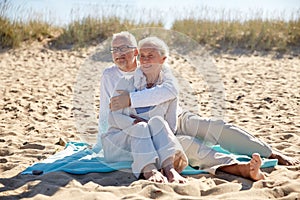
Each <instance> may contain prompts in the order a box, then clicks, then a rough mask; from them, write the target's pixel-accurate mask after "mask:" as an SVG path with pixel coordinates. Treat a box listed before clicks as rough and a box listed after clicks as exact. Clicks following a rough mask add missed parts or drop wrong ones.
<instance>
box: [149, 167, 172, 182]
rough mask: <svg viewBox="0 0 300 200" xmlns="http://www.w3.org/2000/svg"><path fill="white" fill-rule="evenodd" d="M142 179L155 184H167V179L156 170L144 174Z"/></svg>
mask: <svg viewBox="0 0 300 200" xmlns="http://www.w3.org/2000/svg"><path fill="white" fill-rule="evenodd" d="M144 177H145V179H146V180H148V181H152V182H156V183H167V182H168V179H167V178H166V177H165V176H164V175H163V174H162V173H161V172H160V171H158V170H152V171H150V172H144Z"/></svg>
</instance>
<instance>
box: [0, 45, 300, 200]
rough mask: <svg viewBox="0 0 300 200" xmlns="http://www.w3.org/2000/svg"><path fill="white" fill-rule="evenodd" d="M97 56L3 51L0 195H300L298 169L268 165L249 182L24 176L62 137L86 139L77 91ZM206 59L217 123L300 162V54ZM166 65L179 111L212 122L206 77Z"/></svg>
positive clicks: (182, 63) (39, 49)
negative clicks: (216, 77) (177, 90)
mask: <svg viewBox="0 0 300 200" xmlns="http://www.w3.org/2000/svg"><path fill="white" fill-rule="evenodd" d="M94 50H95V47H91V48H89V49H84V50H78V51H67V50H50V49H47V48H44V47H43V46H42V45H40V44H33V45H31V46H26V47H23V48H19V49H16V50H9V51H6V52H2V53H1V54H0V68H1V70H0V77H1V79H0V93H1V98H0V108H1V109H0V135H1V137H0V173H1V175H0V177H1V178H0V199H20V198H24V199H63V198H64V199H108V198H110V199H145V198H157V199H300V171H299V170H300V166H293V167H284V166H276V167H275V168H274V169H265V170H264V171H265V172H266V173H267V179H266V180H262V181H257V182H254V183H253V182H252V181H249V180H246V179H243V178H240V177H236V176H233V175H229V174H225V173H218V174H217V175H216V176H212V175H193V176H190V177H188V180H189V181H188V183H187V184H184V185H178V184H159V183H151V182H148V181H145V180H136V178H135V177H134V176H133V175H132V174H131V173H129V172H124V171H117V172H112V173H91V174H87V175H71V174H67V173H63V172H56V173H50V174H45V175H40V176H36V175H20V174H19V173H20V172H22V171H23V170H24V169H25V168H26V167H28V166H30V165H32V164H33V163H35V162H38V161H41V160H43V159H45V158H47V157H49V156H50V155H53V154H54V153H56V152H58V151H61V150H62V149H63V148H64V147H63V141H62V140H66V141H80V140H81V139H82V138H81V137H80V134H79V131H78V130H77V129H76V125H77V124H76V123H78V122H76V120H75V119H76V116H75V115H77V114H78V113H76V107H75V106H74V102H73V97H74V85H75V83H76V81H77V79H76V77H77V75H78V71H79V70H80V66H82V64H83V63H84V62H85V59H86V58H87V57H88V56H89V55H91V54H92V53H93V52H94ZM212 59H213V60H212V62H213V63H214V64H215V65H216V66H217V70H218V72H219V74H220V78H221V80H222V81H223V86H224V88H223V89H224V90H223V92H224V94H225V96H224V102H222V104H221V105H220V106H221V107H219V108H222V110H221V111H222V112H223V118H224V119H225V120H226V121H229V122H231V123H234V124H236V125H238V126H240V127H243V128H244V129H246V130H248V131H249V132H251V133H253V134H254V135H256V136H257V137H259V138H262V139H263V140H265V141H266V142H268V143H269V144H271V145H272V146H273V147H274V148H276V149H278V150H280V151H282V152H283V153H285V154H286V155H290V156H293V157H297V158H300V115H299V114H300V106H299V105H300V82H299V80H300V57H299V56H298V57H297V56H284V57H283V58H276V56H274V54H269V55H266V56H258V55H255V54H251V55H245V54H244V55H235V56H233V55H225V54H214V55H213V56H212ZM170 63H171V67H172V69H173V70H174V74H175V75H176V76H177V78H178V80H179V84H180V86H181V89H182V90H181V105H182V106H183V107H184V108H185V109H189V110H191V111H193V112H197V113H199V114H201V115H202V116H207V117H211V116H213V114H214V113H213V112H212V110H213V107H214V104H213V102H214V99H213V97H212V91H211V88H210V87H209V84H208V83H207V82H206V81H205V77H203V76H202V75H201V74H199V71H197V69H196V68H195V67H194V66H192V65H191V64H189V62H188V61H187V60H185V59H183V58H180V57H178V56H172V58H171V59H170ZM104 64H105V65H106V64H108V63H104ZM100 70H101V69H100ZM98 97H99V91H96V92H95V96H94V102H95V103H94V105H93V106H94V107H93V108H94V116H92V117H93V120H92V121H90V124H89V128H90V130H91V131H90V134H94V133H95V130H96V128H97V127H96V122H95V118H96V117H97V107H98V105H99V102H97V100H98ZM90 117H91V116H90ZM89 120H90V119H89Z"/></svg>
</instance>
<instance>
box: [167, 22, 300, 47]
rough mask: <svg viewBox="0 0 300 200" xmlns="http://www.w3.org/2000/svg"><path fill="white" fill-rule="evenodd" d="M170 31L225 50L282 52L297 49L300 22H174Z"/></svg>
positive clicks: (299, 43) (298, 45)
mask: <svg viewBox="0 0 300 200" xmlns="http://www.w3.org/2000/svg"><path fill="white" fill-rule="evenodd" d="M187 27H189V28H187ZM191 27H193V28H191ZM172 29H173V30H176V31H179V32H182V33H185V34H187V35H188V36H190V37H191V38H193V39H195V40H196V41H197V42H199V43H200V44H203V45H208V46H210V47H212V48H222V49H225V50H226V49H227V50H229V49H234V48H241V49H248V50H258V51H261V50H263V51H269V50H275V51H280V52H284V51H287V50H288V49H291V48H297V47H298V48H299V47H300V19H298V20H296V21H289V22H284V21H282V20H261V19H253V20H248V21H245V22H239V21H222V20H221V21H203V20H194V19H186V20H180V21H176V22H175V23H174V24H173V27H172Z"/></svg>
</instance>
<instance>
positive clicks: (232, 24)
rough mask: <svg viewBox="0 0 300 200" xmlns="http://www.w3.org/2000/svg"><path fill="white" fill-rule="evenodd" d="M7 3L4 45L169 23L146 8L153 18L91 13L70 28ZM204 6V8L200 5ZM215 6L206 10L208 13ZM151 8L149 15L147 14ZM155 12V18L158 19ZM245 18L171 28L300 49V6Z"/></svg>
mask: <svg viewBox="0 0 300 200" xmlns="http://www.w3.org/2000/svg"><path fill="white" fill-rule="evenodd" d="M8 6H10V5H8V4H7V3H6V4H5V3H0V42H1V43H0V47H1V48H17V47H19V46H20V45H21V44H23V43H24V42H29V43H30V42H33V41H45V40H46V41H47V43H48V44H49V46H52V47H56V48H74V47H84V46H88V45H91V44H97V43H99V42H100V41H102V40H105V39H106V38H108V37H110V36H111V35H112V34H113V33H115V32H119V31H122V30H131V29H135V28H141V27H164V26H165V24H164V23H163V20H161V19H157V18H155V17H153V16H155V15H154V14H153V13H151V12H152V11H151V10H148V11H145V10H142V11H141V13H142V14H141V13H140V15H143V16H144V18H145V15H146V16H148V18H149V19H148V20H147V21H146V22H145V20H139V21H137V20H133V19H132V18H125V19H124V18H122V19H121V18H120V17H118V15H117V14H116V15H115V16H99V17H91V16H89V17H85V18H83V19H76V20H74V21H72V22H71V23H70V24H68V25H67V26H64V27H57V26H54V25H51V24H49V23H46V22H44V21H42V20H41V19H39V18H38V17H36V19H35V18H31V19H30V20H28V21H26V22H24V21H21V20H11V19H8V18H7V17H6V16H5V11H6V10H7V8H8ZM200 11H201V10H200ZM204 11H205V12H210V10H202V12H203V13H204ZM147 12H148V14H147ZM151 17H153V20H152V18H151ZM238 18H239V17H236V18H235V17H233V18H232V17H230V18H227V17H226V15H224V17H223V18H221V19H219V20H211V19H208V18H205V17H203V18H201V17H200V18H199V17H195V15H191V14H187V15H186V17H182V18H181V19H178V20H175V22H174V23H173V25H172V26H171V28H170V29H171V30H174V31H178V32H181V33H184V34H186V35H188V36H189V37H191V38H192V39H194V40H195V41H197V42H198V43H200V44H202V45H205V46H207V47H209V48H214V49H221V50H225V51H226V50H232V49H236V48H240V49H245V50H250V51H255V50H256V51H270V50H272V51H279V52H287V51H289V50H292V49H299V48H300V11H297V12H295V13H293V18H292V19H291V20H289V21H286V20H283V19H272V20H270V19H269V20H268V19H263V18H262V17H260V16H258V17H255V18H253V19H248V20H244V21H240V20H238Z"/></svg>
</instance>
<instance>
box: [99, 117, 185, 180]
mask: <svg viewBox="0 0 300 200" xmlns="http://www.w3.org/2000/svg"><path fill="white" fill-rule="evenodd" d="M102 146H103V150H104V157H105V159H106V161H107V162H116V161H133V163H132V172H133V173H134V175H135V176H136V177H139V175H140V173H141V172H142V169H143V168H144V167H145V166H146V165H148V164H151V163H153V164H156V166H157V168H158V169H160V168H161V167H162V163H163V162H164V161H165V160H166V159H167V158H170V157H174V160H176V162H175V163H176V164H177V166H174V167H175V168H176V169H178V171H179V172H181V171H182V170H183V169H184V168H185V167H186V166H187V165H188V160H187V157H186V155H185V153H184V151H183V149H182V146H181V145H180V143H179V141H178V139H177V138H176V136H175V135H174V133H173V132H172V131H171V129H170V128H169V125H168V123H167V122H166V121H165V120H164V119H163V118H162V117H159V116H156V117H152V118H151V119H150V120H149V121H148V123H144V122H140V123H138V124H135V125H133V126H131V127H130V131H124V130H112V131H111V130H110V131H108V133H105V134H103V135H102Z"/></svg>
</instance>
